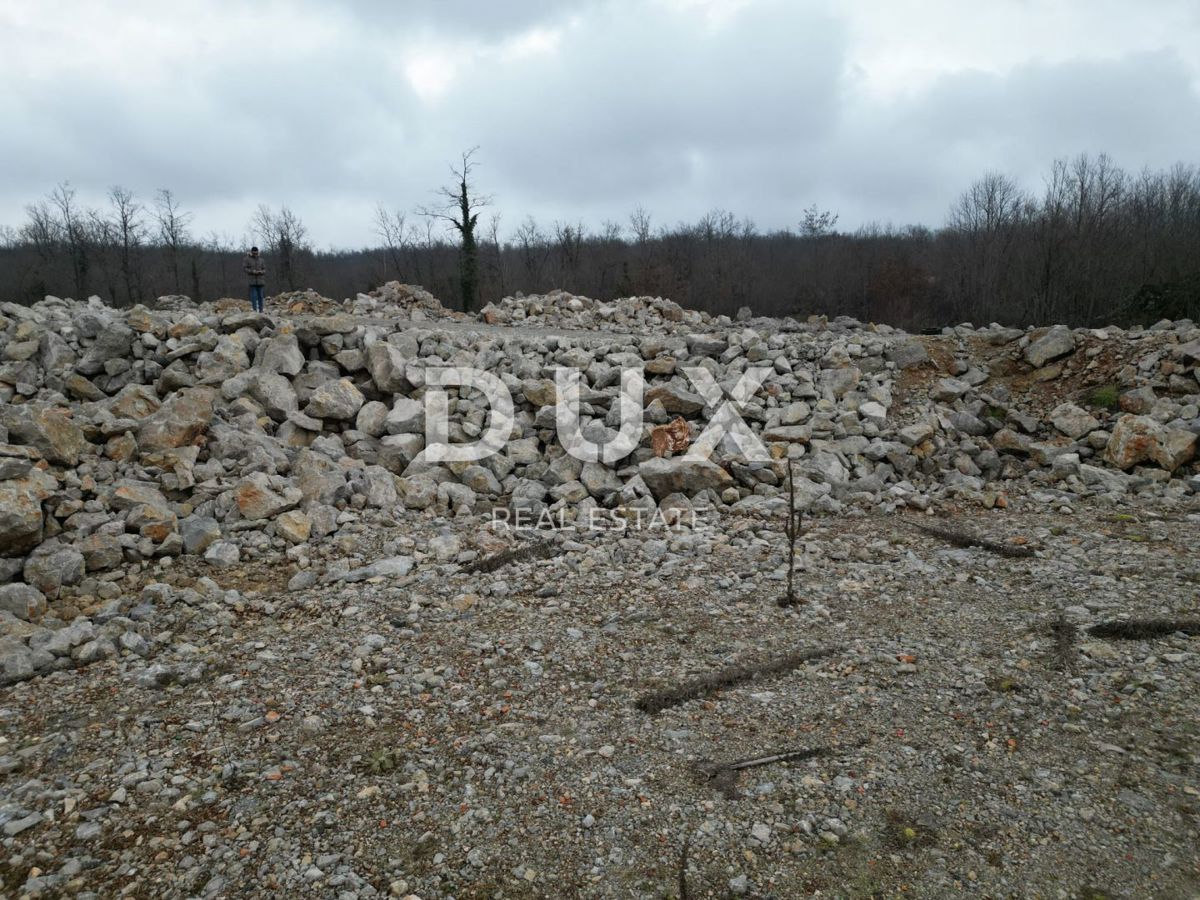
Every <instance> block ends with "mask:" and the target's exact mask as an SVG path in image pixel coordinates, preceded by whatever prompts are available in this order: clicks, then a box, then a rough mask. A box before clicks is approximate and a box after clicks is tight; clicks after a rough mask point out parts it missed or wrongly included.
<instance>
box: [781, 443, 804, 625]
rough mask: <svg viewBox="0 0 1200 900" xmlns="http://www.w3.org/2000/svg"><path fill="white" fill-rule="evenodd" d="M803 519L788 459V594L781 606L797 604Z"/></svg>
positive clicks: (783, 598) (782, 598)
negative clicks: (799, 550) (797, 555)
mask: <svg viewBox="0 0 1200 900" xmlns="http://www.w3.org/2000/svg"><path fill="white" fill-rule="evenodd" d="M802 521H803V518H802V515H801V513H800V511H799V510H797V509H796V476H795V471H794V469H793V467H792V463H791V461H790V460H789V461H788V517H787V525H786V526H784V534H786V535H787V539H788V575H787V596H786V597H781V598H780V600H779V605H780V606H795V605H796V603H797V602H798V601H797V600H796V590H795V579H796V540H797V539H798V538H799V537H800V526H801V523H802Z"/></svg>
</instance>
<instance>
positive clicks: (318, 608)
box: [0, 494, 1200, 898]
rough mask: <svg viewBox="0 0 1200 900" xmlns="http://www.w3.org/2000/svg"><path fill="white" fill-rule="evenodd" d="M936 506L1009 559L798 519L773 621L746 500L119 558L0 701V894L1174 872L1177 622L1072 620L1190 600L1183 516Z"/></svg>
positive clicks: (523, 891)
mask: <svg viewBox="0 0 1200 900" xmlns="http://www.w3.org/2000/svg"><path fill="white" fill-rule="evenodd" d="M938 513H939V521H941V522H943V523H946V522H950V523H952V524H953V525H954V527H958V528H963V529H969V530H970V531H972V532H973V533H976V534H979V535H986V536H988V537H990V538H991V539H993V540H998V541H1010V542H1011V541H1014V540H1015V541H1017V542H1019V545H1020V546H1026V547H1030V548H1033V549H1034V550H1035V555H1034V556H1032V557H1029V558H1009V557H1006V556H1001V555H998V554H995V553H991V552H988V551H987V550H984V549H971V548H968V549H963V548H960V547H956V546H953V545H951V544H948V543H946V542H944V541H942V540H940V539H938V538H936V537H932V536H930V535H928V534H925V533H922V532H920V531H918V530H916V529H913V528H910V527H908V526H907V525H906V524H905V522H904V520H903V519H902V518H901V517H899V516H892V517H888V518H880V517H876V516H867V515H863V516H853V515H847V516H844V517H838V518H818V519H806V520H805V528H806V531H805V534H804V536H803V538H802V543H803V548H802V549H803V553H802V555H801V556H800V558H799V566H800V568H799V571H798V572H797V586H798V593H799V594H800V595H801V599H802V600H803V601H804V602H803V603H801V604H800V605H798V606H796V607H793V608H790V609H781V608H780V607H779V606H778V605H777V602H776V601H777V598H778V597H779V596H780V595H781V594H782V593H783V585H784V581H783V578H784V574H785V560H786V554H785V549H786V548H785V544H784V541H783V539H782V536H781V534H780V522H778V521H770V522H767V521H764V520H761V519H755V518H749V517H742V516H732V515H725V516H717V515H716V514H715V513H713V514H708V515H704V514H702V515H701V516H699V518H698V520H697V523H696V526H695V527H694V528H683V529H678V530H674V531H666V530H657V531H653V530H651V531H642V532H637V533H634V532H626V533H621V532H617V531H607V532H600V531H574V530H571V531H568V532H559V533H556V534H553V535H551V536H550V539H551V540H554V541H555V542H557V544H558V546H557V548H556V552H555V553H554V554H553V555H552V556H551V557H550V558H546V559H533V560H527V561H524V562H513V563H511V564H509V565H506V566H503V567H500V568H498V569H496V570H495V571H493V572H490V573H487V574H478V573H476V574H472V573H470V572H467V571H464V569H466V568H467V567H468V566H469V564H470V563H471V562H472V561H477V560H478V559H481V558H484V557H487V556H489V555H490V554H493V553H495V552H497V551H499V550H501V549H503V548H505V547H506V546H509V545H511V544H512V543H513V541H514V537H515V536H514V534H513V533H511V532H502V531H495V530H492V529H490V528H488V527H487V520H486V518H485V517H480V516H476V517H472V518H459V519H453V520H452V519H436V518H433V517H431V516H430V515H428V514H423V515H422V514H417V513H413V514H411V516H410V517H409V518H408V519H406V520H404V521H400V522H392V521H383V520H381V519H380V517H379V514H378V513H375V512H370V511H367V512H363V513H361V519H360V521H359V522H358V523H351V524H350V525H348V526H346V527H344V528H343V529H342V532H341V533H340V534H339V536H338V537H337V538H336V539H335V540H333V541H331V542H328V543H326V544H323V545H321V546H319V547H317V548H314V549H313V550H312V551H311V552H312V554H313V555H312V558H311V563H310V565H309V568H307V569H305V570H303V571H301V572H299V573H297V570H296V567H295V563H294V561H293V559H294V558H295V557H293V559H288V558H287V557H286V556H279V555H272V554H271V553H264V554H263V555H261V556H260V557H259V558H257V559H251V560H249V561H244V562H243V563H241V564H240V565H239V566H237V567H235V568H231V569H228V570H223V571H215V570H211V569H208V568H207V567H205V566H204V565H203V563H202V562H200V561H199V560H196V559H183V560H177V561H175V562H174V564H171V562H170V561H169V560H164V561H163V563H162V564H159V563H154V564H149V565H146V566H144V567H141V568H140V569H139V567H136V566H135V567H133V568H132V569H128V570H126V572H125V573H124V574H123V576H122V580H118V581H117V582H116V583H117V584H118V585H119V587H120V588H121V595H122V596H121V599H120V600H118V601H116V602H110V603H109V604H107V605H106V606H105V608H104V609H103V610H92V611H90V613H91V615H92V619H93V622H95V623H96V624H97V626H98V627H102V626H103V624H104V623H106V622H108V623H112V622H115V623H117V625H118V626H120V628H127V629H128V630H127V632H126V633H129V634H134V635H139V636H140V637H141V638H143V640H144V644H145V646H141V645H137V644H136V641H135V640H133V639H132V638H127V639H123V640H122V650H121V652H120V654H119V655H118V656H117V657H115V658H112V659H108V660H104V661H100V662H96V663H94V664H92V665H90V666H88V667H87V668H86V669H69V670H64V671H59V672H55V673H53V674H50V675H47V676H44V677H38V678H34V679H32V680H30V681H26V682H23V683H20V684H16V685H13V686H11V687H8V688H4V689H2V691H0V773H2V774H0V823H2V824H0V842H2V844H3V850H2V859H0V876H2V887H3V890H4V895H5V896H11V897H19V896H78V897H86V896H93V897H112V896H132V897H192V896H199V897H219V896H229V897H234V896H270V897H336V898H352V897H374V896H401V897H403V896H409V895H415V896H417V897H421V898H435V897H439V898H440V897H659V898H661V897H678V896H680V894H681V862H682V861H685V865H684V866H683V869H684V875H683V880H684V881H686V895H687V896H689V897H728V896H736V895H744V896H749V897H780V898H784V897H804V896H822V897H891V896H897V895H907V896H916V897H940V896H958V895H961V894H970V895H975V896H980V897H1081V898H1082V897H1087V898H1097V897H1131V898H1134V897H1136V898H1141V897H1150V896H1156V897H1194V896H1198V895H1200V855H1198V851H1197V847H1198V846H1200V793H1198V791H1200V781H1198V780H1197V777H1196V763H1197V753H1198V751H1197V741H1196V737H1197V731H1198V729H1200V724H1198V723H1200V700H1198V699H1197V697H1198V696H1200V690H1198V689H1200V665H1198V662H1200V655H1198V654H1197V638H1196V637H1195V636H1191V637H1189V636H1187V635H1185V634H1183V633H1174V634H1168V635H1166V636H1162V637H1157V638H1153V639H1150V640H1125V641H1111V640H1101V639H1098V638H1096V637H1093V636H1090V635H1089V634H1088V633H1087V631H1086V629H1087V627H1088V626H1090V625H1092V624H1095V623H1097V622H1100V621H1105V620H1109V619H1113V618H1126V617H1154V618H1163V617H1175V618H1184V619H1188V618H1190V619H1193V620H1195V619H1198V618H1200V610H1198V609H1197V597H1198V592H1200V556H1198V555H1197V553H1196V546H1197V543H1198V539H1200V513H1197V512H1195V511H1189V510H1186V509H1185V510H1180V509H1174V510H1170V509H1149V508H1146V507H1139V506H1136V505H1130V506H1128V507H1124V506H1117V505H1110V506H1094V507H1089V506H1087V505H1085V504H1084V503H1083V502H1076V503H1075V505H1074V507H1073V508H1072V507H1063V506H1061V501H1058V500H1056V501H1054V502H1050V500H1049V498H1046V497H1039V496H1037V495H1036V494H1035V495H1032V496H1029V497H1014V498H1013V500H1012V502H1011V503H1010V505H1009V508H1008V509H1007V510H1004V511H1001V510H995V511H992V512H971V513H969V514H963V515H959V516H954V515H953V513H954V510H949V509H940V510H938ZM933 519H934V517H932V516H926V517H924V519H923V520H924V521H932V520H933ZM523 538H529V535H524V536H523ZM537 539H538V540H541V539H544V536H540V537H538V538H537ZM395 557H407V558H409V559H411V560H412V561H413V562H414V563H415V565H414V567H413V568H412V569H411V571H410V572H408V573H407V574H405V575H402V576H389V575H386V574H385V575H375V576H373V577H371V573H369V572H368V573H360V574H359V575H352V576H351V578H350V579H342V578H341V576H342V575H344V574H345V573H347V572H354V571H355V570H357V569H358V568H360V567H362V566H364V565H366V564H370V563H374V562H376V561H378V560H381V559H392V558H395ZM405 568H406V566H404V565H399V566H395V567H393V571H397V572H400V571H404V569H405ZM357 578H365V580H356V579H357ZM289 585H290V586H289ZM1063 623H1065V625H1064V624H1063ZM1056 624H1057V625H1058V627H1057V628H1056ZM118 630H120V629H118ZM821 648H825V649H829V650H831V651H832V652H831V653H830V654H829V655H828V656H825V657H823V658H819V659H815V660H812V661H810V662H807V663H802V664H800V665H799V666H798V667H797V668H795V669H793V670H790V671H784V672H778V673H775V674H770V675H767V676H764V677H762V678H758V679H755V680H752V681H749V682H747V683H743V684H738V685H733V686H728V687H725V688H723V689H721V690H719V691H714V692H712V693H709V694H706V695H704V696H699V697H697V698H695V699H692V700H689V701H688V702H684V703H681V704H680V705H677V706H674V707H671V708H669V709H665V710H663V711H661V712H659V713H658V714H656V715H650V714H647V713H644V712H641V711H640V710H639V709H638V708H637V707H636V705H635V704H636V701H637V700H638V698H639V697H642V696H643V695H645V694H646V693H648V692H650V691H653V690H656V689H660V688H665V687H670V686H672V685H675V684H678V683H680V682H681V681H684V680H687V679H689V678H694V677H696V676H700V675H704V674H709V673H712V672H714V671H716V670H719V669H721V668H722V667H725V666H729V665H731V664H734V663H738V664H753V663H754V662H759V661H763V660H767V659H770V658H773V657H777V656H779V655H781V654H785V653H791V652H794V651H798V650H808V649H814V650H815V649H821ZM800 749H807V750H821V751H822V752H821V753H820V754H819V755H816V756H813V757H811V758H808V759H803V760H797V761H792V762H790V763H789V762H779V763H772V764H766V765H762V766H757V767H750V768H747V769H745V770H743V771H741V772H740V773H739V777H737V778H736V782H734V781H733V779H716V780H712V779H709V778H707V777H706V774H705V773H706V769H705V766H704V763H705V761H717V762H729V761H733V760H737V759H741V758H746V757H752V756H758V755H762V754H768V753H774V752H780V751H789V750H800ZM735 794H736V795H735ZM685 847H686V849H685Z"/></svg>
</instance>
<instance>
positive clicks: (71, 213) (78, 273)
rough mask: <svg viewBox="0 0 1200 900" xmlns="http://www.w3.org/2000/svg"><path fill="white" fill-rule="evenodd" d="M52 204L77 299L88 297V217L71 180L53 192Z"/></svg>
mask: <svg viewBox="0 0 1200 900" xmlns="http://www.w3.org/2000/svg"><path fill="white" fill-rule="evenodd" d="M50 204H51V206H53V207H54V209H55V210H56V211H57V214H58V225H57V228H56V231H57V232H58V234H59V235H60V237H61V240H62V241H63V243H64V244H65V246H66V249H67V253H68V256H69V259H70V261H71V273H72V276H73V281H74V283H75V296H76V297H79V298H82V297H85V296H86V295H87V284H88V269H89V267H90V265H91V239H90V237H91V236H90V233H89V232H90V229H89V227H88V221H87V216H86V214H85V213H84V212H83V210H82V209H80V207H79V204H78V203H77V202H76V200H75V189H74V188H73V187H71V183H70V182H69V181H64V182H62V183H61V184H59V185H57V186H56V187H55V188H54V190H53V191H51V192H50Z"/></svg>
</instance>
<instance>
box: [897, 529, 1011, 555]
mask: <svg viewBox="0 0 1200 900" xmlns="http://www.w3.org/2000/svg"><path fill="white" fill-rule="evenodd" d="M906 521H907V522H908V524H909V525H911V526H912V527H913V528H917V529H919V530H921V531H924V532H925V533H926V534H931V535H933V536H934V537H939V538H941V539H942V540H943V541H946V542H947V543H950V544H953V545H954V546H956V547H979V548H981V549H983V550H987V551H989V552H991V553H999V554H1000V555H1001V556H1011V557H1028V556H1033V548H1032V547H1019V546H1017V545H1016V544H1002V543H1000V542H999V541H990V540H988V539H987V538H982V537H979V536H977V535H974V534H971V533H969V532H966V531H957V530H955V529H952V528H939V527H938V526H936V525H924V524H922V523H921V522H913V521H911V520H906Z"/></svg>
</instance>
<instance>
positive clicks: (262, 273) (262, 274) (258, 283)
mask: <svg viewBox="0 0 1200 900" xmlns="http://www.w3.org/2000/svg"><path fill="white" fill-rule="evenodd" d="M242 271H243V272H245V273H246V277H247V278H249V279H250V305H251V306H252V307H253V308H254V311H255V312H262V311H263V288H265V287H266V284H267V282H266V275H267V264H266V262H265V261H264V260H263V258H262V256H261V255H260V254H259V252H258V248H257V247H251V248H250V252H249V253H247V254H246V258H245V259H243V260H242Z"/></svg>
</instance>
